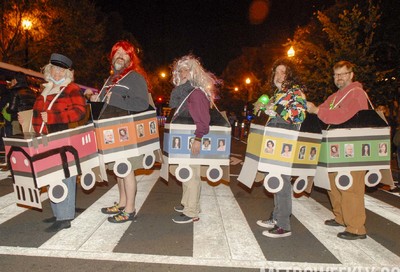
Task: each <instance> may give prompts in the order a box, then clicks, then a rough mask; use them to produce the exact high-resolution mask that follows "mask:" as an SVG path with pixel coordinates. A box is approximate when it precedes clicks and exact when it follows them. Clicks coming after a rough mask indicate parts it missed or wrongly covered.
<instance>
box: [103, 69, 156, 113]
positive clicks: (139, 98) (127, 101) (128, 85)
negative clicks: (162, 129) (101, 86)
mask: <svg viewBox="0 0 400 272" xmlns="http://www.w3.org/2000/svg"><path fill="white" fill-rule="evenodd" d="M109 104H110V105H112V106H115V107H118V108H121V109H124V110H128V111H144V110H147V109H148V107H149V93H148V90H147V83H146V80H145V79H144V78H143V76H141V75H140V74H138V73H136V72H131V73H129V74H128V75H126V77H125V78H124V79H123V80H121V81H120V86H119V85H118V84H117V85H115V86H114V87H113V88H112V89H111V90H110V99H109Z"/></svg>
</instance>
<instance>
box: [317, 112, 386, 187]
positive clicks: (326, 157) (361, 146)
mask: <svg viewBox="0 0 400 272" xmlns="http://www.w3.org/2000/svg"><path fill="white" fill-rule="evenodd" d="M360 170H366V171H368V172H367V173H366V175H365V178H364V181H365V184H366V185H367V186H369V187H373V186H376V185H377V184H378V183H379V182H382V183H388V184H389V185H393V184H390V182H391V181H392V179H389V180H387V179H383V178H382V174H385V173H386V172H387V171H390V127H389V126H388V124H387V122H386V120H384V119H383V118H382V117H381V116H380V115H379V114H378V113H377V112H376V111H374V110H362V111H359V112H358V113H357V114H356V115H355V116H353V117H352V118H351V119H350V120H348V121H347V122H345V123H343V124H340V125H330V126H326V125H324V128H323V130H322V145H321V153H320V156H319V162H318V166H317V172H316V175H315V179H314V185H315V186H317V187H321V188H325V189H328V190H330V184H329V178H328V173H329V172H338V175H337V176H336V179H335V183H336V186H337V187H338V188H339V189H341V190H347V189H348V188H350V187H351V185H352V182H353V181H352V176H351V174H350V172H351V171H360Z"/></svg>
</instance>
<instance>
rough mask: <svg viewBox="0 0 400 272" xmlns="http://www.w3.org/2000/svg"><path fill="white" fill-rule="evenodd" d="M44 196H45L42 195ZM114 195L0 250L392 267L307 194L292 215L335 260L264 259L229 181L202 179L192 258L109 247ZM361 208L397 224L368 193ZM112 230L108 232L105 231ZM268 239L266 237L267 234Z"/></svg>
mask: <svg viewBox="0 0 400 272" xmlns="http://www.w3.org/2000/svg"><path fill="white" fill-rule="evenodd" d="M158 176H159V171H153V172H152V173H151V174H150V175H141V176H138V177H137V178H138V194H137V198H136V209H137V211H139V210H140V209H141V207H142V205H143V203H144V202H145V200H146V198H147V197H148V195H149V193H150V192H151V190H152V188H153V186H154V185H155V183H156V182H157V180H158ZM44 197H46V196H44ZM117 199H118V189H117V187H116V186H114V187H113V188H111V189H109V190H108V192H106V193H105V194H104V195H103V196H102V197H100V198H99V199H98V200H97V201H96V202H94V203H93V204H92V205H91V206H90V207H89V208H88V209H86V210H85V211H84V212H83V213H82V214H80V215H79V216H78V217H77V218H76V219H75V220H74V221H73V222H72V227H71V228H70V229H65V230H62V231H60V232H58V233H57V234H55V235H54V236H52V237H51V238H50V239H48V240H47V241H46V242H44V243H43V244H42V245H41V246H40V247H39V248H24V247H10V246H0V254H14V255H26V256H42V257H63V258H81V259H90V260H112V261H127V262H144V263H163V264H184V265H206V266H220V267H242V268H257V269H261V268H267V267H269V268H271V267H275V268H278V267H279V268H280V269H284V268H289V269H290V268H291V269H293V268H294V267H295V268H299V269H300V268H303V269H305V268H309V267H320V268H321V267H325V268H326V267H330V268H340V267H342V268H343V267H361V268H369V267H397V266H398V264H399V263H400V257H399V256H398V255H396V254H394V253H393V252H391V251H390V250H388V249H387V248H385V247H384V246H382V245H381V244H379V243H378V242H376V241H375V240H374V239H372V238H371V237H368V239H365V240H356V241H347V240H341V239H338V238H337V237H336V234H337V233H338V232H339V231H342V229H343V228H342V227H329V226H326V225H324V224H323V222H324V220H326V219H328V218H331V216H332V212H331V211H330V210H329V209H327V208H325V207H324V206H322V205H321V204H320V203H318V202H317V201H315V200H314V199H312V198H309V197H305V196H303V197H300V198H293V216H294V217H295V218H296V219H298V220H299V221H300V223H301V224H302V225H304V227H306V228H307V229H308V230H309V231H310V232H311V233H312V235H314V236H315V237H316V238H317V239H318V241H319V242H320V243H322V244H323V246H324V247H325V248H326V249H327V250H329V252H331V253H332V254H333V256H335V257H336V258H337V259H338V260H339V261H340V264H326V263H301V262H276V261H270V260H267V259H266V257H265V256H264V254H263V251H262V249H261V248H260V245H259V244H258V242H257V240H256V238H255V236H254V233H253V232H252V230H251V228H250V226H249V223H248V222H247V221H246V218H245V216H244V214H243V212H242V210H241V208H240V206H239V204H238V202H237V201H236V199H235V196H234V195H233V193H232V191H231V189H230V187H229V186H227V185H224V184H220V185H218V186H210V185H207V184H205V183H204V184H203V186H202V194H201V207H202V213H201V220H200V221H198V222H196V223H195V224H194V237H193V253H192V256H191V257H180V256H160V255H151V254H129V253H117V252H113V250H114V249H115V247H116V245H117V244H118V242H119V240H120V239H121V237H122V236H123V235H124V233H125V232H126V230H127V228H128V227H129V225H130V223H124V224H111V223H109V222H108V221H107V215H104V214H102V213H101V211H100V209H101V207H105V206H109V205H110V204H111V203H113V202H114V201H116V200H117ZM365 202H366V208H367V209H368V210H370V211H372V212H374V213H376V214H379V215H380V216H382V217H384V218H386V219H387V220H389V221H391V222H393V223H395V224H397V225H400V224H399V223H400V215H399V209H398V208H396V207H393V206H391V205H388V204H386V203H384V202H382V201H380V200H377V199H375V198H373V197H371V196H368V195H366V197H365ZM24 211H25V209H23V208H20V207H17V206H16V205H15V199H14V195H13V193H12V194H7V195H5V196H2V197H0V224H2V223H4V222H6V221H8V220H10V219H11V218H13V217H15V216H17V215H19V214H20V213H22V212H24ZM110 234H112V235H110ZM266 239H268V238H266Z"/></svg>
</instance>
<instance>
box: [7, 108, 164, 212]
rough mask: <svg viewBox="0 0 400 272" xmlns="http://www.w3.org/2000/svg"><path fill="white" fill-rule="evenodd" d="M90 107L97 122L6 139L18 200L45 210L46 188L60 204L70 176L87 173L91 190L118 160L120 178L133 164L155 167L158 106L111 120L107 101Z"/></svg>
mask: <svg viewBox="0 0 400 272" xmlns="http://www.w3.org/2000/svg"><path fill="white" fill-rule="evenodd" d="M90 107H91V115H90V114H89V115H90V116H91V118H89V119H91V120H89V123H87V124H85V125H81V126H78V127H76V128H72V129H67V130H63V131H59V132H54V133H49V134H47V135H40V134H36V133H29V132H26V133H24V134H21V135H15V136H12V137H9V138H4V143H5V150H6V154H7V159H8V161H9V162H10V170H11V174H12V177H13V183H14V184H13V187H14V192H15V194H16V196H17V204H20V205H25V206H30V207H35V208H39V209H41V207H42V204H41V198H40V193H41V188H42V187H48V190H47V191H48V194H49V198H50V200H51V201H53V202H55V203H58V202H61V201H63V200H64V199H65V197H66V195H67V190H68V189H67V188H66V186H65V184H64V183H63V182H62V181H63V180H64V179H65V178H67V177H70V176H76V175H81V178H80V183H81V186H82V188H83V189H85V190H90V189H92V188H93V187H94V185H95V183H96V179H98V178H99V177H100V178H101V179H102V180H105V181H107V173H106V167H105V164H113V170H114V173H115V174H116V175H117V177H125V176H126V175H128V174H129V173H130V172H131V171H132V169H133V167H137V168H145V169H150V168H151V167H152V166H153V165H154V163H155V161H156V160H157V159H160V158H161V150H160V142H159V134H158V129H157V127H156V128H155V129H154V125H155V124H157V116H156V111H155V109H154V107H152V106H149V108H148V109H147V110H145V111H143V112H137V113H132V114H130V113H127V114H126V115H122V116H118V117H109V118H107V117H105V116H102V114H101V113H102V111H103V109H104V107H105V105H104V103H101V102H98V103H93V105H90ZM152 124H154V125H152ZM152 127H153V129H152ZM138 162H140V163H138Z"/></svg>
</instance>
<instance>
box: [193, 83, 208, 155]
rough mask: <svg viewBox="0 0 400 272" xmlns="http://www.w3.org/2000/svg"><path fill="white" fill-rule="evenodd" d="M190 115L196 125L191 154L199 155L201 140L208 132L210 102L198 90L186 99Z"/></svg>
mask: <svg viewBox="0 0 400 272" xmlns="http://www.w3.org/2000/svg"><path fill="white" fill-rule="evenodd" d="M188 107H189V112H190V115H191V116H192V118H193V121H194V123H195V125H196V130H195V132H194V134H195V136H196V137H195V140H194V142H193V145H192V154H195V155H196V154H199V153H200V146H201V138H203V136H204V135H206V134H208V132H209V130H210V101H209V100H208V99H207V97H206V95H205V94H204V93H203V91H201V90H200V89H196V90H194V91H193V93H192V94H191V95H190V97H189V98H188Z"/></svg>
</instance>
